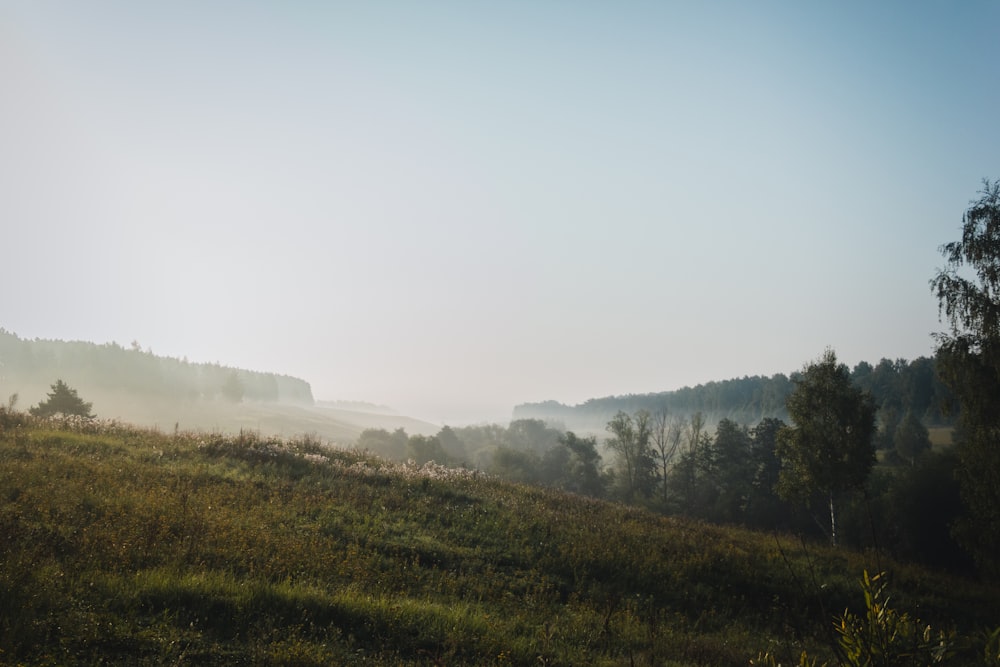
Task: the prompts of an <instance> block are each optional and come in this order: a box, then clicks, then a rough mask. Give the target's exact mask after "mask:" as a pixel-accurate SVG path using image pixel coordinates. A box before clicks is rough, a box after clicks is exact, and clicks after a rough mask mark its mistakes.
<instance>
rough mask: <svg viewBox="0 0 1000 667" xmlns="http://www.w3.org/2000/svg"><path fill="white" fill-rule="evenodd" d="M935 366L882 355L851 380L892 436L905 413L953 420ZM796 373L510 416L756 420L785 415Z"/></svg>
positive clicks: (532, 407) (949, 395)
mask: <svg viewBox="0 0 1000 667" xmlns="http://www.w3.org/2000/svg"><path fill="white" fill-rule="evenodd" d="M936 365H937V361H936V359H935V358H931V357H918V358H917V359H914V360H912V361H908V360H906V359H886V358H883V359H881V360H880V361H878V363H876V364H874V365H872V364H871V363H869V362H867V361H862V362H860V363H858V364H857V365H856V366H855V367H854V368H853V369H852V370H851V372H850V375H851V380H852V382H854V383H855V384H857V385H858V386H859V387H861V388H862V389H865V390H868V391H869V392H871V394H872V397H873V398H874V399H875V404H876V407H877V408H878V411H879V414H878V419H879V423H880V426H881V425H883V424H884V425H885V428H883V429H882V432H883V433H888V434H889V437H891V435H892V433H893V431H894V429H895V426H896V425H897V424H898V423H899V422H900V421H901V420H902V419H903V418H904V417H905V416H906V414H907V413H912V414H913V415H914V417H916V418H917V419H920V420H921V421H922V422H924V423H925V424H928V425H950V424H952V423H953V421H954V410H953V409H952V408H953V407H954V405H955V401H956V398H955V395H954V393H953V392H952V391H951V389H949V387H948V385H947V384H945V383H944V382H942V380H941V378H940V377H939V375H938V373H937V372H936V370H935V368H936ZM798 375H799V374H798V373H792V374H791V375H786V374H784V373H776V374H774V375H772V376H770V377H767V376H759V375H758V376H747V377H743V378H733V379H729V380H721V381H717V382H708V383H705V384H699V385H697V386H694V387H683V388H681V389H677V390H673V391H664V392H655V393H649V394H629V395H625V396H607V397H604V398H593V399H590V400H588V401H585V402H583V403H581V404H579V405H573V406H570V405H564V404H562V403H559V402H557V401H543V402H540V403H523V404H521V405H518V406H516V407H515V408H514V418H515V419H542V420H543V421H547V422H550V423H561V424H564V425H567V426H568V427H570V428H573V429H575V430H578V431H603V430H604V427H605V425H606V424H607V422H608V421H609V420H610V419H611V418H612V417H614V415H615V414H617V413H618V412H625V413H628V414H635V413H636V412H638V411H640V410H645V411H647V412H649V413H650V414H655V413H656V412H658V411H661V410H667V411H668V412H670V413H671V414H675V415H681V414H683V415H689V416H690V415H693V414H695V413H701V414H702V415H703V416H704V417H705V418H706V419H707V420H709V421H710V422H711V423H713V424H714V423H715V422H717V421H719V420H721V419H729V420H732V421H734V422H737V423H740V424H755V423H757V422H759V421H761V420H763V419H766V418H768V417H774V418H778V419H787V418H788V411H787V408H786V404H787V402H788V397H789V396H790V395H791V393H792V391H793V390H794V388H795V380H796V378H797V377H798Z"/></svg>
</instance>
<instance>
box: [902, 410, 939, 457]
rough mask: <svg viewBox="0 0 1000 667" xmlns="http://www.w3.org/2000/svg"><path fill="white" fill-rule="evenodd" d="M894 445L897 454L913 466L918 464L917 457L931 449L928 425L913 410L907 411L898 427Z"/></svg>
mask: <svg viewBox="0 0 1000 667" xmlns="http://www.w3.org/2000/svg"><path fill="white" fill-rule="evenodd" d="M893 446H894V448H895V449H894V451H895V453H896V455H897V456H898V457H899V458H900V459H901V460H903V461H904V462H906V463H908V464H909V465H910V466H911V467H912V466H915V465H916V464H917V459H918V458H919V457H920V456H921V455H922V454H924V453H925V452H928V451H930V449H931V438H930V434H929V433H928V431H927V427H926V426H924V424H923V422H922V421H920V419H918V418H917V416H916V415H915V414H913V413H912V412H907V413H906V415H905V416H904V417H903V421H901V422H900V424H899V426H898V427H897V428H896V433H895V435H894V436H893Z"/></svg>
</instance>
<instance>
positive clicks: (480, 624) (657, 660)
mask: <svg viewBox="0 0 1000 667" xmlns="http://www.w3.org/2000/svg"><path fill="white" fill-rule="evenodd" d="M8 417H9V415H8ZM14 421H16V422H17V423H14V422H12V421H11V419H9V418H8V419H6V420H4V421H0V563H2V570H0V663H6V664H94V663H99V662H108V663H115V664H121V663H125V664H150V665H153V664H288V665H293V664H294V665H309V664H315V665H328V664H385V665H397V664H426V665H434V664H475V665H492V664H519V665H527V664H532V665H538V664H550V665H557V664H558V665H570V664H573V665H619V664H637V665H671V664H672V665H732V664H747V660H748V659H749V657H751V656H754V655H757V653H758V652H760V651H763V650H768V651H771V652H772V653H773V654H775V655H778V656H787V660H789V661H792V660H793V658H795V657H796V656H798V654H799V652H801V650H803V649H808V650H809V651H810V653H811V654H813V655H818V656H821V657H822V656H828V655H829V650H828V648H827V646H828V643H827V642H828V639H829V630H830V627H831V621H832V619H833V617H834V616H835V615H837V614H839V613H841V612H842V611H843V610H844V609H845V608H858V607H859V606H860V605H861V602H862V601H861V600H860V596H859V593H858V586H857V582H858V579H859V577H860V576H861V572H862V571H863V570H865V569H868V570H875V569H876V563H875V562H873V561H875V560H876V559H875V557H874V556H873V555H872V554H859V553H852V552H849V551H845V550H831V549H827V548H824V547H821V546H817V545H814V544H804V543H803V542H801V541H800V540H798V539H796V538H795V537H793V536H788V535H780V534H765V533H755V532H750V531H745V530H741V529H738V528H730V527H719V526H711V525H707V524H702V523H698V522H692V521H685V520H680V519H672V518H666V517H662V516H657V515H654V514H651V513H649V512H645V511H642V510H639V509H636V508H632V507H627V506H623V505H618V504H611V503H605V502H600V501H596V500H592V499H587V498H583V497H578V496H573V495H569V494H565V493H561V492H555V491H551V490H546V489H540V488H532V487H528V486H523V485H517V484H511V483H506V482H501V481H498V480H495V479H492V478H489V477H487V476H484V475H482V474H479V473H475V472H472V471H467V470H452V469H447V468H443V467H441V466H436V465H433V464H428V465H425V466H416V465H401V464H394V463H390V462H387V461H384V460H381V459H378V458H376V457H372V456H369V455H367V454H365V453H363V452H357V451H348V450H342V449H336V448H333V447H329V446H327V445H325V444H323V443H322V442H320V441H318V440H317V439H315V438H299V439H293V440H287V441H285V440H278V439H274V438H265V437H261V436H259V435H256V434H255V433H253V432H242V433H240V434H236V435H232V436H227V435H223V434H219V433H214V434H202V433H186V432H181V433H175V434H164V433H159V432H157V431H153V430H145V429H139V428H134V427H130V426H128V425H123V424H117V423H92V422H81V421H68V422H63V423H58V422H51V421H50V422H40V421H36V420H32V419H29V418H26V417H23V416H22V417H19V419H18V420H14ZM877 565H878V569H880V570H881V569H888V570H890V571H891V573H892V577H893V586H894V590H895V591H896V594H895V596H894V600H895V602H896V604H898V605H900V606H908V607H909V608H913V609H917V610H919V613H920V616H921V618H925V619H928V620H931V621H934V622H935V623H936V625H942V624H947V623H954V624H956V625H957V626H959V627H960V628H962V629H965V630H970V631H971V630H976V629H978V628H980V627H987V626H995V625H996V624H997V622H998V619H1000V602H998V600H1000V596H997V595H996V593H997V591H996V590H995V589H991V588H989V587H987V586H984V585H982V584H977V583H975V582H972V581H968V580H964V579H960V578H954V577H948V576H945V575H942V574H938V573H930V572H928V571H926V570H922V569H919V568H916V567H910V566H906V565H902V564H895V563H889V562H887V561H884V560H882V561H880V562H879V563H877Z"/></svg>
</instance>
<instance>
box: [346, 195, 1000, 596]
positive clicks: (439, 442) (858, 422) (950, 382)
mask: <svg viewBox="0 0 1000 667" xmlns="http://www.w3.org/2000/svg"><path fill="white" fill-rule="evenodd" d="M940 250H941V252H942V254H943V256H944V257H945V260H946V265H945V267H944V268H942V269H940V270H938V271H937V273H936V274H935V275H934V276H933V277H932V279H931V280H930V286H931V289H932V290H933V292H934V293H935V294H936V296H937V298H938V302H939V307H940V314H941V316H942V320H943V321H945V322H946V323H947V325H948V327H949V330H948V331H946V332H942V333H939V334H937V335H936V340H937V349H936V353H935V356H934V358H933V359H931V358H923V357H921V358H919V359H916V360H914V361H912V362H906V361H904V360H897V361H890V360H887V359H883V360H881V361H880V362H879V363H878V364H877V365H874V366H873V365H871V364H868V363H865V362H862V363H859V364H858V365H857V366H855V367H854V368H853V369H848V367H847V366H846V365H844V364H842V363H839V362H838V361H837V358H836V354H835V352H834V351H833V350H827V351H826V352H824V353H823V354H822V355H821V356H820V357H819V358H818V359H817V360H815V361H813V362H810V363H808V364H806V366H805V367H804V368H803V369H802V371H801V372H799V373H796V374H793V375H792V376H790V377H785V376H783V375H776V376H773V377H772V378H759V377H758V378H743V379H742V380H732V381H726V382H720V383H710V384H707V385H700V386H699V387H695V388H690V389H685V390H681V391H678V392H667V393H663V394H646V395H635V396H627V397H611V398H605V399H595V400H593V401H588V402H587V403H584V404H583V405H581V406H576V407H572V408H571V407H568V406H563V405H561V404H558V403H555V402H551V401H550V402H546V403H539V404H527V405H523V406H519V407H518V409H517V411H516V412H515V416H516V417H520V418H518V419H515V420H514V421H512V422H511V424H510V426H509V427H506V428H504V427H500V426H495V425H494V426H476V427H466V428H462V429H452V428H449V427H444V428H443V429H442V430H441V432H439V433H438V434H437V435H436V436H433V437H426V436H413V437H409V436H407V435H406V433H405V431H402V430H398V431H396V432H395V433H388V432H386V431H379V430H369V431H366V432H365V433H363V434H362V437H361V439H360V441H359V444H361V445H362V446H363V447H368V448H371V449H374V450H376V451H383V452H386V451H388V453H389V454H390V455H393V456H397V457H410V458H416V459H417V460H418V461H419V460H421V459H425V458H427V457H431V458H433V457H440V460H442V461H445V462H450V463H452V464H459V465H472V466H475V467H477V468H481V469H484V470H487V471H489V472H492V473H494V474H497V475H501V476H503V477H506V478H508V479H513V480H517V481H523V482H532V483H542V484H548V485H552V486H557V487H559V488H563V489H566V490H569V491H574V492H577V493H585V494H588V495H593V496H597V497H603V498H609V499H614V500H619V501H622V502H627V503H633V504H639V505H643V506H645V507H648V508H650V509H653V510H656V511H661V512H664V513H668V514H676V515H684V516H689V517H693V518H698V519H703V520H706V521H714V522H721V523H733V524H741V525H744V526H748V527H752V528H758V529H767V530H774V529H779V530H792V531H796V532H799V533H802V534H812V535H817V536H822V537H824V538H825V539H829V540H830V541H831V542H832V543H834V544H843V545H849V546H854V547H859V548H875V549H878V550H884V551H887V552H889V553H891V554H893V555H895V556H897V557H899V558H902V559H907V560H911V561H917V562H924V563H926V564H928V565H932V566H935V567H941V568H949V569H953V570H956V571H966V570H967V569H968V568H969V567H970V566H971V565H972V564H973V563H974V564H975V565H976V566H977V567H978V571H979V572H980V574H981V575H983V576H985V577H989V578H992V579H994V580H995V578H996V577H997V576H998V575H1000V181H997V182H989V181H986V182H984V189H983V190H982V191H981V192H980V197H979V198H978V199H977V200H974V201H973V202H972V203H971V204H970V207H969V209H968V210H967V211H966V212H965V214H964V215H963V218H962V234H961V240H959V241H955V242H952V243H948V244H946V245H944V246H942V247H941V249H940ZM779 406H780V407H779ZM709 410H710V411H711V414H714V415H719V414H722V415H724V416H722V417H721V418H719V419H718V420H717V421H716V422H715V425H714V430H711V431H710V429H709V425H708V423H707V419H706V416H705V415H706V411H709ZM574 414H576V415H579V414H582V415H584V416H585V417H587V418H588V419H589V420H590V422H589V423H594V420H595V419H599V420H601V421H603V427H604V428H603V430H604V440H603V443H600V444H599V443H598V438H597V436H596V435H589V436H587V437H580V436H578V435H576V434H575V433H574V432H573V431H571V430H565V429H560V428H554V427H553V426H550V425H549V424H548V423H546V421H545V420H544V419H543V417H545V418H549V419H553V420H554V421H555V422H556V423H566V421H568V420H567V417H569V416H571V415H574ZM732 415H738V416H740V417H741V418H742V419H734V418H733V417H732ZM928 425H938V426H940V425H946V426H949V427H952V428H950V429H949V431H950V432H951V439H952V441H953V443H954V445H953V446H946V447H942V448H939V449H938V450H934V449H933V448H932V446H931V440H930V433H929V430H928ZM605 457H607V459H605Z"/></svg>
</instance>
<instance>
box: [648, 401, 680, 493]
mask: <svg viewBox="0 0 1000 667" xmlns="http://www.w3.org/2000/svg"><path fill="white" fill-rule="evenodd" d="M683 429H684V427H683V423H682V422H681V420H680V419H678V418H675V417H670V416H669V412H668V410H667V407H666V406H665V405H664V406H662V407H661V408H660V409H659V410H657V411H656V413H655V414H654V415H653V429H652V440H653V448H652V453H653V458H654V459H655V461H656V476H657V477H658V478H659V482H660V503H661V504H662V506H663V507H664V508H666V506H667V504H668V499H669V491H670V487H669V485H668V483H667V480H668V479H669V473H670V467H671V465H673V462H674V457H675V456H676V455H677V450H678V449H679V448H680V445H681V437H682V435H683Z"/></svg>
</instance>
